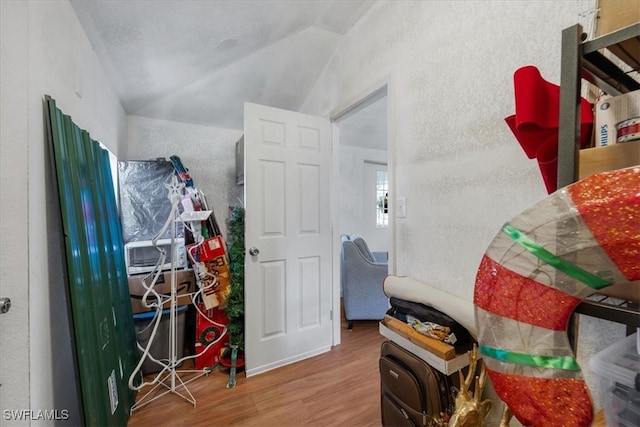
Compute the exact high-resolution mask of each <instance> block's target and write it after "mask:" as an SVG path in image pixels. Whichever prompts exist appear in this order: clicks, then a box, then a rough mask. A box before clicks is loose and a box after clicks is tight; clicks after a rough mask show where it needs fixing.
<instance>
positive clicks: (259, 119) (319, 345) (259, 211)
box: [244, 103, 332, 376]
mask: <svg viewBox="0 0 640 427" xmlns="http://www.w3.org/2000/svg"><path fill="white" fill-rule="evenodd" d="M244 132H245V135H244V142H245V184H244V185H245V188H244V191H245V207H246V218H245V244H246V248H247V254H246V258H245V358H246V373H247V376H251V375H254V374H258V373H260V372H264V371H267V370H271V369H274V368H277V367H279V366H283V365H286V364H289V363H292V362H295V361H298V360H302V359H305V358H308V357H312V356H314V355H317V354H320V353H323V352H326V351H328V350H330V348H331V342H332V319H331V309H332V269H331V229H330V212H331V211H330V188H331V125H330V123H329V120H328V119H324V118H321V117H315V116H310V115H306V114H301V113H296V112H292V111H286V110H281V109H276V108H271V107H266V106H262V105H257V104H251V103H245V111H244ZM251 253H253V254H254V255H251Z"/></svg>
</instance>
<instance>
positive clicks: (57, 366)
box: [0, 1, 125, 424]
mask: <svg viewBox="0 0 640 427" xmlns="http://www.w3.org/2000/svg"><path fill="white" fill-rule="evenodd" d="M0 3H1V9H0V11H1V14H0V19H1V27H2V37H1V39H2V57H1V63H2V72H1V73H0V74H2V80H1V84H2V86H1V90H2V109H1V111H0V116H1V118H2V121H1V126H2V133H1V134H0V135H1V137H2V141H1V145H2V172H1V174H2V175H1V177H2V209H3V211H2V212H3V214H2V220H1V223H2V237H1V238H2V248H3V249H2V252H1V260H0V265H1V267H2V268H1V270H2V275H1V276H0V280H1V282H0V289H1V290H2V293H3V294H4V292H5V291H9V290H10V291H11V292H12V293H11V294H7V295H6V296H9V297H11V298H12V301H13V307H12V309H11V311H10V312H9V313H8V314H6V315H3V317H2V319H0V322H2V332H3V336H2V339H3V343H4V342H8V343H11V344H10V345H7V346H5V345H2V347H3V353H2V360H1V361H0V363H2V365H3V366H2V371H1V372H2V373H3V374H5V373H6V370H5V367H6V366H7V365H5V363H10V364H11V365H10V370H9V372H8V377H3V378H2V383H3V384H2V399H1V401H2V409H16V410H20V409H33V410H34V411H37V410H51V409H59V410H61V409H67V410H69V411H70V416H71V420H70V421H71V422H74V423H80V420H79V419H78V418H77V417H78V415H79V413H78V412H77V407H76V406H75V405H76V404H77V401H76V396H75V395H74V393H73V389H74V387H75V384H74V383H73V376H72V375H73V372H72V371H70V368H71V361H72V358H71V354H70V352H69V348H68V345H69V342H68V340H69V333H68V329H66V328H67V325H66V315H65V314H64V310H65V308H64V282H63V275H62V265H61V259H60V253H59V252H60V250H59V249H60V246H59V245H60V240H59V239H60V232H59V227H58V219H57V218H58V215H59V212H56V211H55V209H56V206H55V204H54V200H55V199H53V197H55V193H54V192H53V187H52V184H51V181H52V175H51V170H50V166H49V148H48V141H47V139H46V133H45V129H44V120H43V115H44V113H43V108H44V107H43V98H44V95H45V94H49V95H51V96H52V97H53V98H54V99H55V100H56V101H57V104H58V107H59V108H60V109H62V110H63V111H64V112H65V113H66V114H69V115H71V117H72V118H73V120H74V122H75V123H76V124H78V126H80V127H81V128H83V129H86V130H88V131H89V132H90V133H91V135H92V137H93V138H94V139H97V140H100V141H101V142H103V143H104V144H105V145H106V146H108V147H109V148H110V149H111V150H112V151H113V152H115V153H117V152H118V150H119V148H120V144H121V143H122V142H123V141H124V129H125V128H124V126H125V114H124V110H123V108H122V106H121V105H120V102H119V101H118V98H117V97H116V95H115V93H114V91H113V90H112V89H111V87H110V84H109V82H108V80H107V78H106V76H105V74H104V71H103V69H102V67H101V65H100V63H99V61H98V59H97V57H96V55H95V52H94V51H93V49H92V47H91V45H90V43H89V41H88V40H87V38H86V37H85V34H84V32H83V30H82V28H81V27H80V24H79V23H78V21H77V18H76V15H75V14H74V12H73V10H72V9H71V6H70V5H69V3H68V2H66V1H64V2H62V1H50V2H4V1H3V2H0ZM76 92H80V95H78V94H77V93H76ZM5 150H6V151H5ZM5 155H6V156H5ZM5 210H7V211H8V212H5ZM27 275H28V276H27ZM18 288H20V289H18ZM14 291H15V293H14ZM2 296H5V295H2ZM13 316H16V319H18V320H19V321H18V322H13V321H11V320H9V319H11V318H12V317H13ZM5 322H8V323H5ZM5 325H6V326H9V325H10V326H11V327H10V328H9V327H7V328H5ZM6 329H8V330H6ZM5 332H7V336H5V335H4V333H5ZM25 337H28V344H25V342H24V341H25ZM5 351H9V352H10V354H12V356H11V358H9V359H5ZM16 358H17V359H18V360H19V362H16ZM23 362H24V363H23ZM27 363H28V366H27ZM5 390H6V392H5ZM5 393H8V395H7V394H5ZM5 405H6V406H5ZM34 424H36V423H34Z"/></svg>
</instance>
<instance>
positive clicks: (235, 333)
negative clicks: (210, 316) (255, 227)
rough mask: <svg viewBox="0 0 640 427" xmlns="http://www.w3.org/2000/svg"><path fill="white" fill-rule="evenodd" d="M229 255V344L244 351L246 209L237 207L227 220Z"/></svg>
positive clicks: (227, 306) (227, 307) (227, 309)
mask: <svg viewBox="0 0 640 427" xmlns="http://www.w3.org/2000/svg"><path fill="white" fill-rule="evenodd" d="M227 238H228V241H227V255H228V256H229V272H230V274H231V291H230V293H229V297H228V299H227V305H226V308H225V311H226V313H227V318H228V319H229V326H228V330H229V344H230V345H237V346H238V348H239V349H240V350H244V251H245V248H244V208H243V207H242V206H236V207H234V208H233V210H232V211H231V215H230V216H229V219H228V220H227Z"/></svg>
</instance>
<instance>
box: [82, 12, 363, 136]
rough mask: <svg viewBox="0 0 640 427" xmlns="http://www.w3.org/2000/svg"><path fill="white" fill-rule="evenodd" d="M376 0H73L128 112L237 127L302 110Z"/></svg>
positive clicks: (158, 117) (85, 28) (210, 124)
mask: <svg viewBox="0 0 640 427" xmlns="http://www.w3.org/2000/svg"><path fill="white" fill-rule="evenodd" d="M373 3H374V2H373V1H356V0H349V1H346V0H342V1H326V0H296V1H294V0H291V1H281V0H262V1H252V0H235V1H222V0H183V1H178V0H133V1H125V0H99V1H96V0H89V1H87V0H71V4H72V7H73V9H74V10H75V12H76V14H77V16H78V19H79V20H80V23H81V25H82V27H83V28H84V30H85V32H86V34H87V36H88V38H89V40H90V42H91V43H92V45H93V47H94V49H95V51H96V53H97V55H98V57H99V59H100V61H101V62H102V64H103V66H104V68H105V70H106V72H107V74H108V76H109V78H110V79H111V81H112V82H113V86H114V88H115V89H116V91H117V94H118V96H119V98H120V100H121V101H122V104H123V106H124V108H125V111H126V113H127V114H130V115H137V116H143V117H150V118H157V119H164V120H173V121H180V122H186V123H192V124H202V125H208V126H216V127H223V128H231V129H242V127H243V103H244V102H245V101H250V102H255V103H259V104H264V105H270V106H273V107H278V108H285V109H289V110H298V109H299V108H300V106H301V105H302V103H303V102H304V100H305V99H306V97H307V95H308V93H309V91H310V90H311V88H312V86H313V84H314V82H315V81H316V79H317V77H318V76H319V74H320V73H321V71H322V69H323V68H324V66H325V65H326V63H327V62H328V61H329V59H330V58H331V55H332V53H333V52H334V50H335V49H336V47H337V45H338V43H339V41H340V38H341V37H342V35H344V34H345V33H346V32H347V31H348V30H349V29H350V28H351V27H352V26H353V25H354V24H355V23H356V22H357V21H358V20H359V19H360V18H361V17H362V15H363V14H364V13H365V12H366V11H367V10H368V9H369V8H370V7H371V5H372V4H373Z"/></svg>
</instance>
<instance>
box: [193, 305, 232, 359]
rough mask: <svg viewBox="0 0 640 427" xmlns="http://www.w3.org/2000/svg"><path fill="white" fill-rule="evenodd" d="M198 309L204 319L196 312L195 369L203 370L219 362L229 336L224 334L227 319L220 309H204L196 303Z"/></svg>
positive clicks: (227, 322)
mask: <svg viewBox="0 0 640 427" xmlns="http://www.w3.org/2000/svg"><path fill="white" fill-rule="evenodd" d="M198 308H199V309H200V311H202V313H203V314H204V315H205V316H206V317H205V316H203V315H202V314H200V311H198V310H196V343H195V354H196V358H195V368H196V369H204V368H209V367H212V366H215V365H216V364H217V363H218V362H219V361H220V355H221V354H222V351H223V350H224V349H225V347H226V344H227V343H228V342H229V334H227V333H226V325H228V324H229V319H227V315H226V313H225V312H224V310H222V309H220V308H210V309H206V308H205V306H204V304H203V303H198ZM207 346H209V347H208V348H207ZM205 350H206V351H205ZM200 353H202V354H200Z"/></svg>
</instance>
